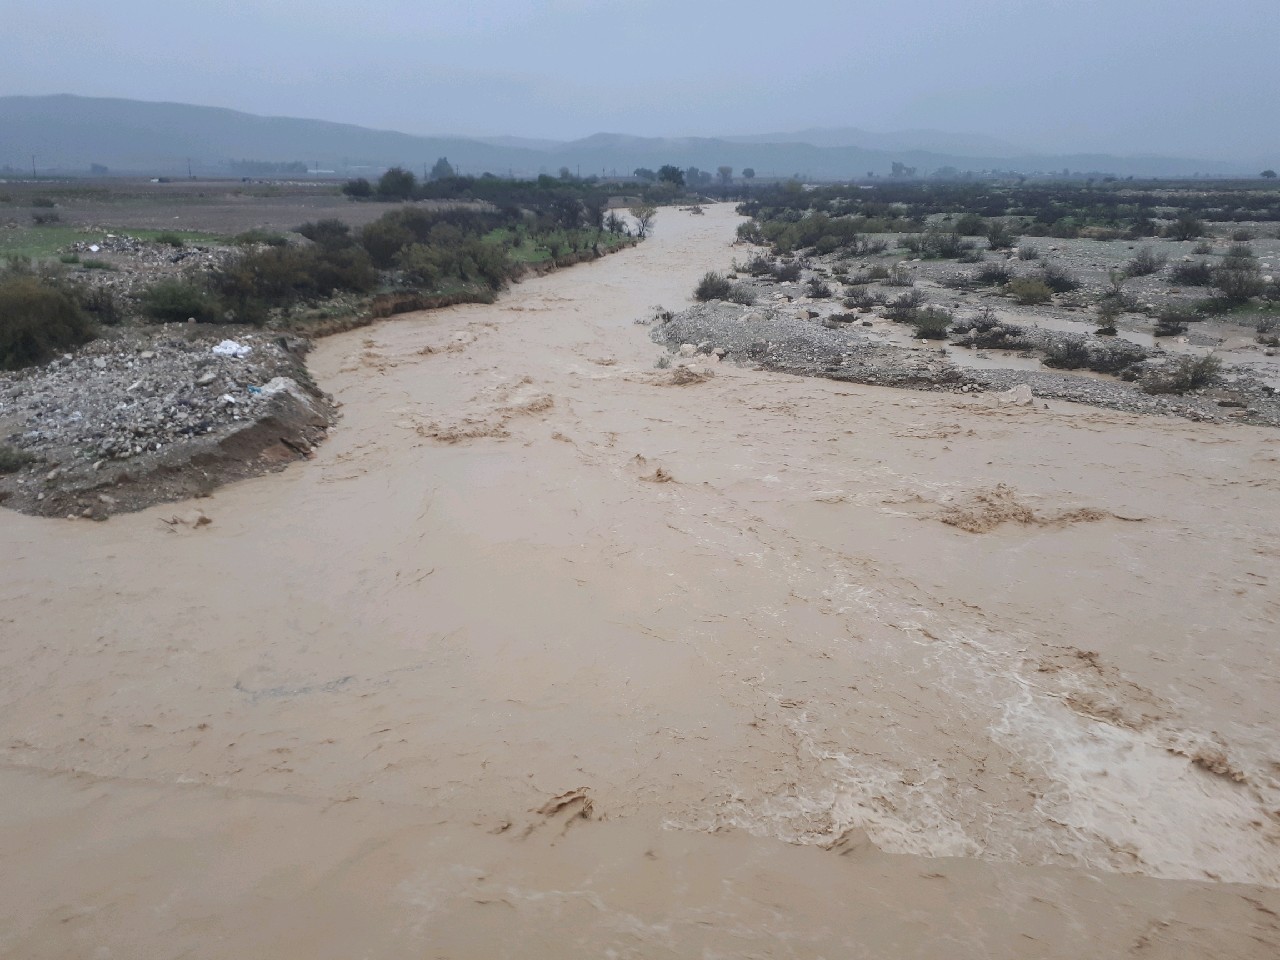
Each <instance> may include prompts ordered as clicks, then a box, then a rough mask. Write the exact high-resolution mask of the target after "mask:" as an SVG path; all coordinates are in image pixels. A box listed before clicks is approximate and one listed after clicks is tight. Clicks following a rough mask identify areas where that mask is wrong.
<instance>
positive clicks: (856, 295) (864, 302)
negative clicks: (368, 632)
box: [844, 287, 884, 310]
mask: <svg viewBox="0 0 1280 960" xmlns="http://www.w3.org/2000/svg"><path fill="white" fill-rule="evenodd" d="M882 303H884V294H882V293H872V292H871V291H870V290H867V289H865V288H862V287H855V288H854V289H852V290H849V291H848V296H846V297H845V298H844V305H845V307H846V308H847V309H849V310H869V309H871V308H872V307H874V306H877V305H879V304H882Z"/></svg>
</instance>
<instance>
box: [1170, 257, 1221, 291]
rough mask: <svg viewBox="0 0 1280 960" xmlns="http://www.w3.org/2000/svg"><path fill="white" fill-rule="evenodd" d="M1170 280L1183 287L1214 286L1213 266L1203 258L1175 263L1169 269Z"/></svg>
mask: <svg viewBox="0 0 1280 960" xmlns="http://www.w3.org/2000/svg"><path fill="white" fill-rule="evenodd" d="M1169 282H1170V283H1173V284H1177V285H1179V286H1183V287H1209V286H1212V285H1213V267H1212V266H1210V265H1209V264H1208V263H1206V262H1204V261H1203V260H1194V261H1192V262H1190V263H1175V264H1174V265H1173V269H1172V270H1170V271H1169Z"/></svg>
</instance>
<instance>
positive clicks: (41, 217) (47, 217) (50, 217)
mask: <svg viewBox="0 0 1280 960" xmlns="http://www.w3.org/2000/svg"><path fill="white" fill-rule="evenodd" d="M31 222H32V223H34V224H35V225H36V226H37V227H47V226H49V225H50V224H53V223H61V222H62V216H61V215H60V214H59V213H58V212H57V211H56V210H55V211H52V212H50V213H33V214H32V215H31Z"/></svg>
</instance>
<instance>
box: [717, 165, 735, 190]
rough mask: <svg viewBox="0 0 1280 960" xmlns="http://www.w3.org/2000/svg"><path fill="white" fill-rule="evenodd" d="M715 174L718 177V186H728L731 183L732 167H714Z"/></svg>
mask: <svg viewBox="0 0 1280 960" xmlns="http://www.w3.org/2000/svg"><path fill="white" fill-rule="evenodd" d="M716 176H717V177H719V178H720V186H722V187H727V186H729V184H731V183H733V167H716Z"/></svg>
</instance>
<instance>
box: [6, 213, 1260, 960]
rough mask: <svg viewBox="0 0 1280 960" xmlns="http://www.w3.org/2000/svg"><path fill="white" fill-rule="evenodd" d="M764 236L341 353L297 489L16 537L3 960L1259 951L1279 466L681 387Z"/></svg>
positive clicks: (443, 317) (1243, 431) (326, 355)
mask: <svg viewBox="0 0 1280 960" xmlns="http://www.w3.org/2000/svg"><path fill="white" fill-rule="evenodd" d="M736 222H737V218H736V217H735V215H734V214H733V213H732V211H731V208H730V207H728V206H718V207H711V208H709V209H708V212H707V214H706V215H704V216H692V215H689V214H687V213H681V212H677V211H674V210H663V211H662V212H661V213H660V214H659V216H658V220H657V224H656V231H655V233H654V235H653V237H652V238H651V239H650V240H648V241H646V242H645V243H644V244H642V245H640V246H639V247H637V248H636V249H634V250H630V251H625V252H623V253H620V254H617V255H614V256H611V257H607V258H605V259H603V260H601V261H598V262H596V263H592V264H589V265H584V266H579V267H574V268H572V269H569V270H564V271H561V272H558V273H554V274H551V275H549V276H546V277H542V278H537V279H531V280H528V281H526V282H524V283H521V284H519V285H518V286H516V287H515V288H513V289H512V290H511V291H510V292H508V293H506V294H504V295H503V297H502V298H501V299H500V301H499V302H498V303H496V304H494V305H491V306H485V305H476V306H466V307H459V308H453V309H448V310H442V311H438V312H433V313H427V314H419V315H410V316H407V317H403V318H398V319H396V320H394V321H391V322H386V323H384V324H382V325H380V326H376V327H372V328H367V329H364V330H358V331H355V332H352V333H349V334H343V335H340V336H336V337H333V338H330V339H328V340H326V341H324V342H322V343H321V344H320V346H319V348H318V349H317V352H316V354H315V355H314V356H313V358H312V368H313V370H314V372H315V374H316V377H317V379H318V381H319V382H320V383H321V384H322V386H323V387H324V388H325V389H326V390H328V391H330V392H331V393H332V394H333V395H334V397H335V398H336V399H337V400H338V401H339V402H340V403H341V404H342V420H341V421H340V423H339V424H338V426H337V427H336V428H335V430H334V431H333V433H332V435H331V438H330V439H329V440H328V441H327V442H326V443H325V444H323V445H322V446H321V447H320V448H319V450H318V452H317V454H316V456H315V457H314V459H312V460H310V461H308V462H304V463H300V464H297V465H294V466H292V467H290V468H289V469H288V470H286V471H285V472H283V473H281V474H275V475H269V476H264V477H261V478H258V479H255V480H250V481H246V482H242V483H238V484H235V485H232V486H229V487H226V488H223V489H221V490H219V491H217V492H216V493H215V494H214V495H213V496H212V497H210V498H207V499H202V500H196V501H191V502H189V503H183V504H178V505H169V506H167V507H159V508H154V509H151V510H148V511H146V512H143V513H139V514H132V515H127V516H119V517H116V518H114V519H112V520H111V521H109V522H107V523H97V524H95V523H91V522H88V521H76V522H73V521H65V520H62V521H55V520H42V519H36V518H32V517H26V516H20V515H17V514H13V513H9V512H0V554H2V555H3V558H4V563H3V567H0V638H2V639H0V750H3V755H2V757H0V956H3V957H6V958H9V957H12V958H23V960H41V958H128V960H146V958H178V957H184V958H237V960H241V958H258V957H262V958H266V957H270V958H286V960H295V958H296V960H350V958H367V960H384V958H385V960H392V958H396V960H399V958H405V957H432V958H435V957H447V958H477V960H478V958H487V960H491V958H504V957H508V958H547V960H563V958H569V957H583V958H586V957H592V958H597V957H599V958H603V957H610V958H654V957H697V958H729V957H794V958H819V957H825V958H850V957H868V958H908V957H920V958H926V957H927V958H947V960H963V958H975V960H976V958H1011V960H1012V958H1028V957H1036V958H1038V957H1055V958H1058V957H1060V958H1064V960H1066V958H1070V960H1079V958H1081V957H1092V958H1098V957H1122V956H1130V955H1132V956H1140V957H1144V958H1166V957H1168V958H1172V957H1200V956H1205V957H1209V956H1212V957H1214V958H1217V960H1223V958H1246V957H1247V958H1275V957H1276V956H1278V955H1280V889H1278V888H1280V741H1278V739H1277V733H1278V732H1280V730H1278V726H1280V723H1278V712H1277V711H1278V709H1280V708H1278V706H1277V705H1280V682H1278V679H1277V671H1276V662H1277V661H1276V648H1277V644H1278V643H1280V627H1278V626H1277V624H1278V622H1280V432H1277V431H1273V430H1267V429H1263V428H1254V427H1243V426H1234V427H1231V426H1224V425H1211V424H1197V423H1193V422H1190V421H1187V420H1173V419H1161V418H1157V417H1138V416H1131V415H1125V414H1120V413H1116V412H1113V411H1106V410H1100V409H1095V408H1090V407H1083V406H1073V405H1070V404H1065V403H1049V404H1048V405H1047V406H1046V405H1045V404H1044V403H1042V402H1039V401H1037V402H1036V403H1035V404H1033V405H1031V406H1013V407H1001V406H997V405H994V404H992V403H990V402H989V401H988V400H987V399H986V398H983V397H969V396H961V395H950V394H925V393H912V392H908V391H895V390H889V389H883V388H875V387H861V386H850V385H848V384H842V383H835V382H832V381H827V380H819V379H803V378H793V377H788V376H785V375H782V374H772V373H766V372H760V371H755V370H748V369H739V368H731V367H727V366H724V365H721V366H719V367H717V368H714V369H715V376H713V377H711V378H710V379H706V380H695V382H691V383H684V384H682V385H678V384H676V383H674V382H673V375H672V371H670V370H664V369H658V368H656V367H655V360H656V359H657V357H658V356H659V353H660V351H659V349H658V348H657V347H656V346H655V345H654V344H653V343H651V342H650V341H649V339H648V336H647V332H648V331H647V329H646V328H645V327H643V326H637V325H636V324H635V323H634V321H635V319H636V318H637V317H643V316H645V315H647V314H649V313H650V312H651V308H652V307H653V306H654V305H656V304H662V305H664V306H666V307H668V308H679V307H681V306H682V305H684V304H686V303H687V302H688V296H689V293H690V291H691V290H692V288H693V286H694V283H695V282H696V280H697V279H698V277H699V276H701V274H702V273H703V272H704V271H706V270H708V269H712V268H721V269H723V268H725V267H727V266H728V264H729V262H730V260H731V259H732V257H733V253H734V251H733V249H732V247H731V246H730V241H731V239H732V237H733V235H734V226H735V224H736ZM202 518H206V520H207V521H211V522H206V520H202Z"/></svg>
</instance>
